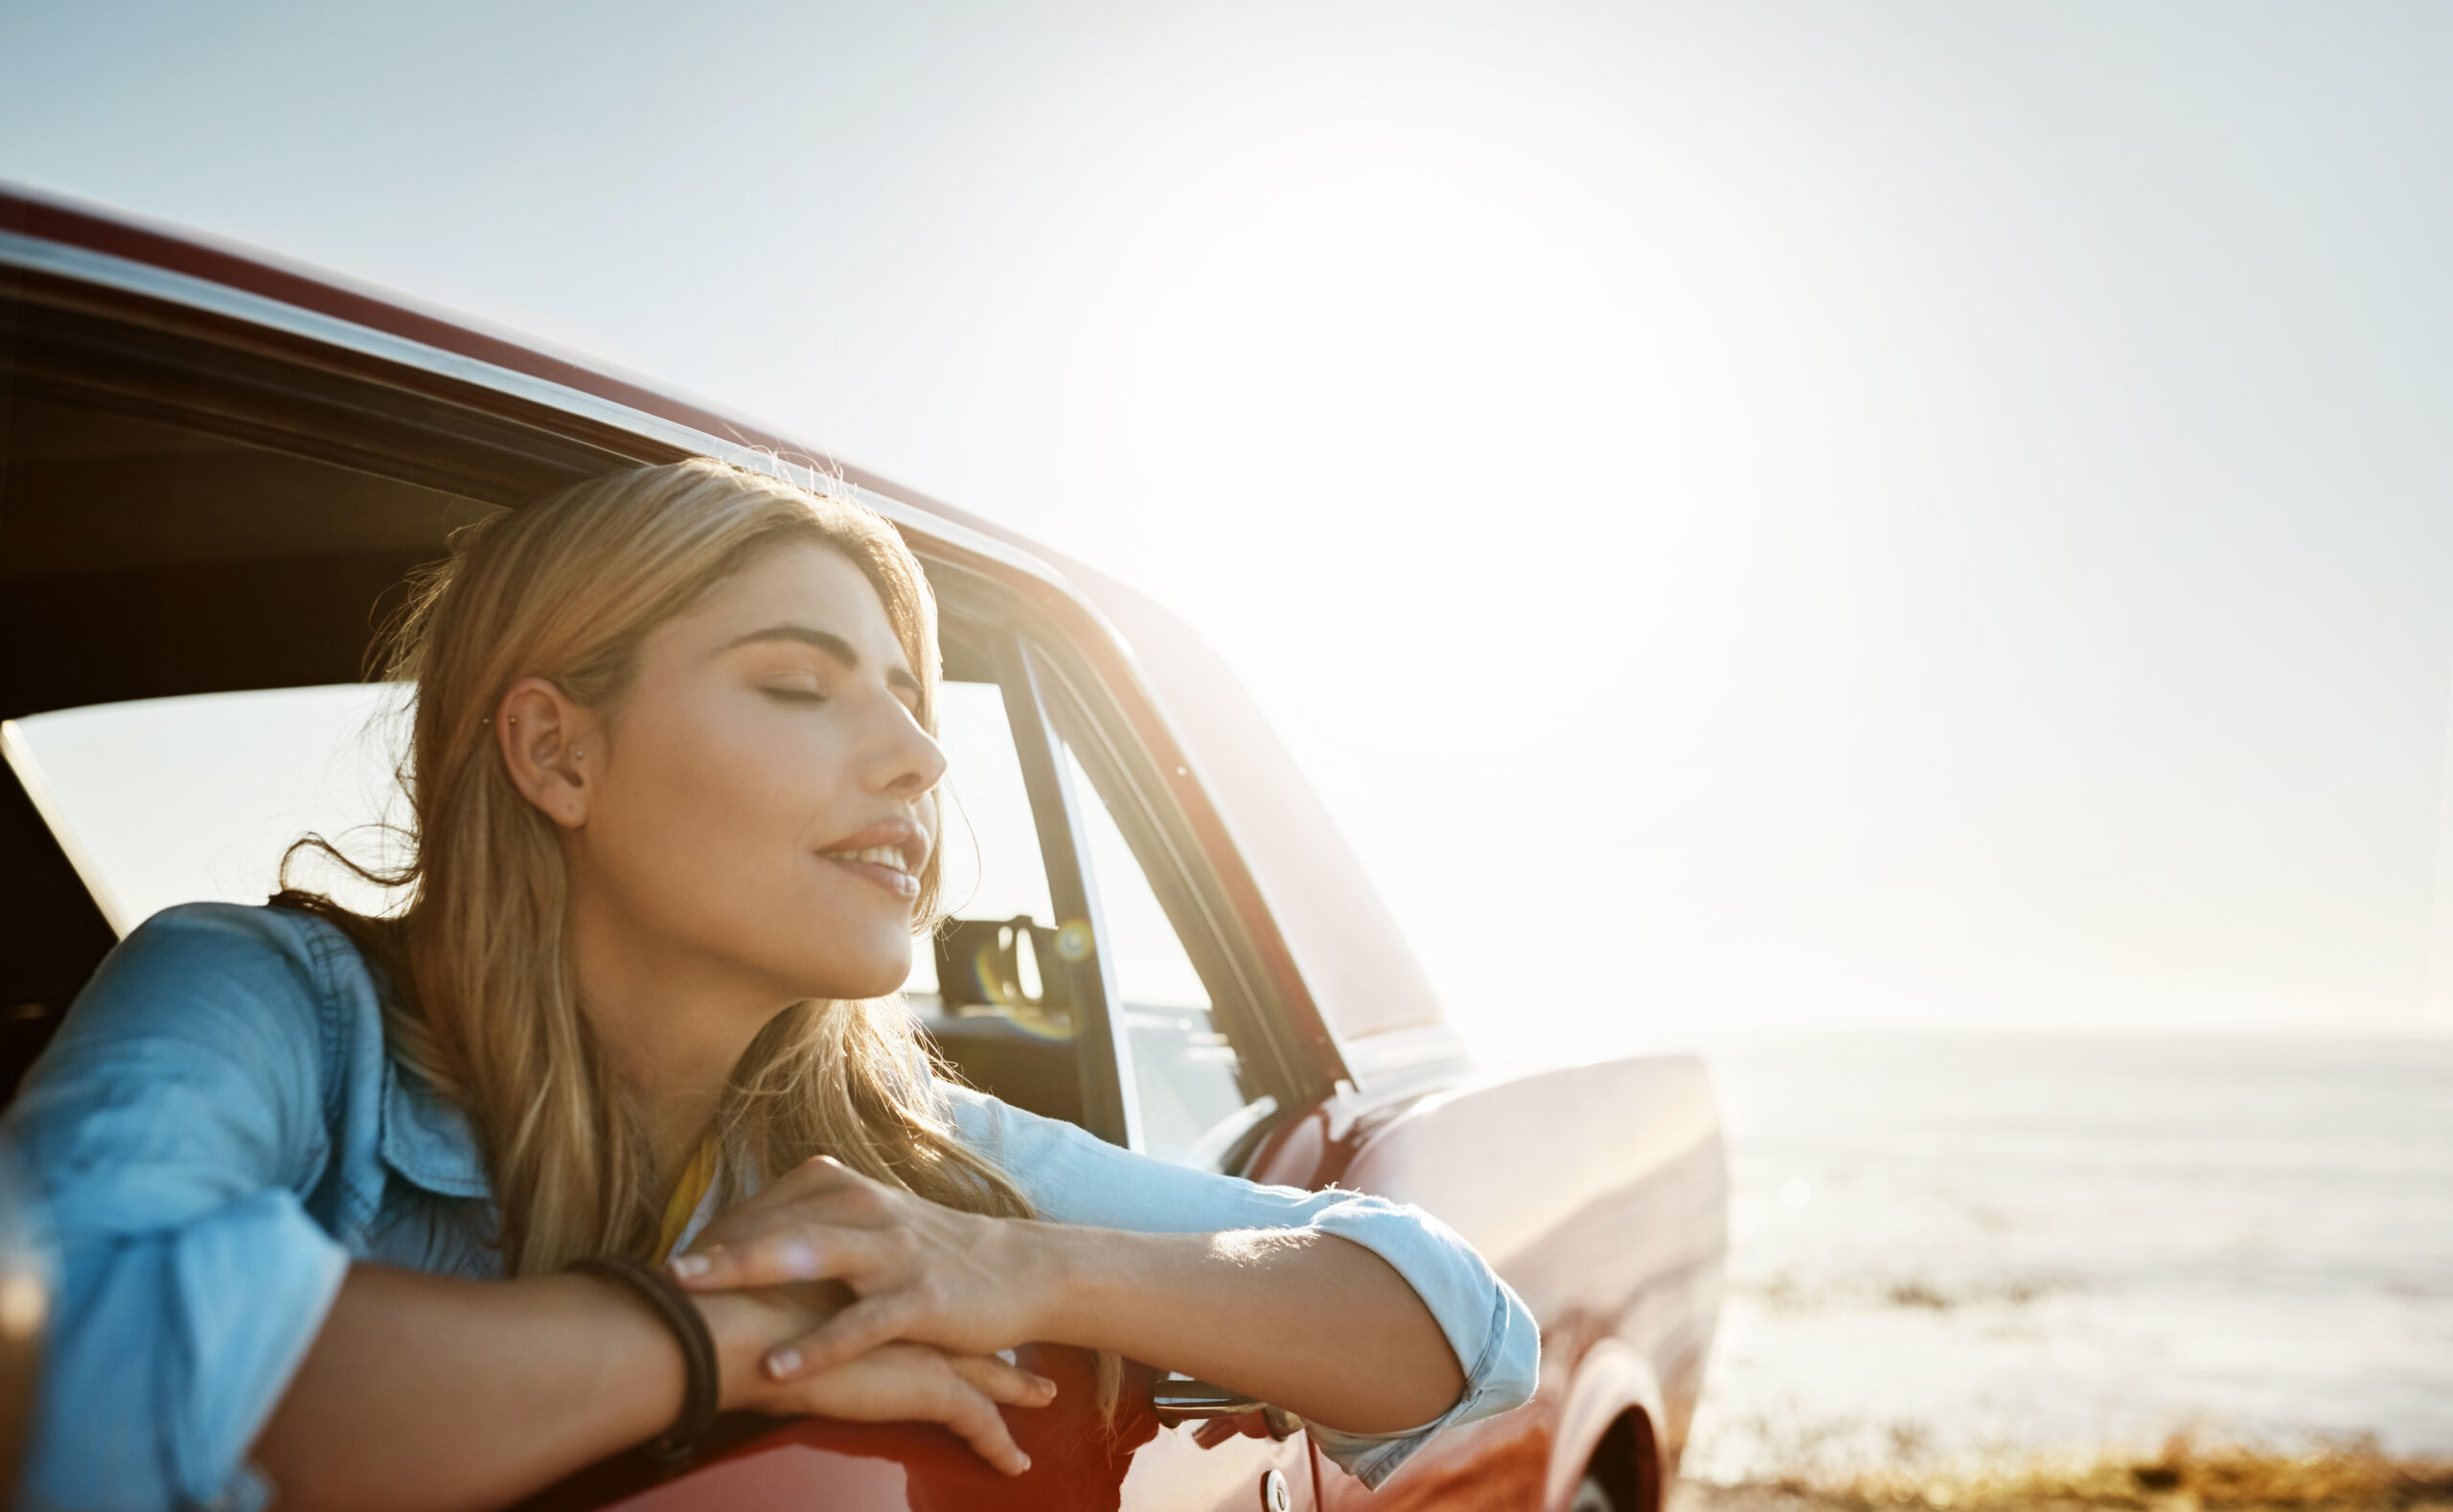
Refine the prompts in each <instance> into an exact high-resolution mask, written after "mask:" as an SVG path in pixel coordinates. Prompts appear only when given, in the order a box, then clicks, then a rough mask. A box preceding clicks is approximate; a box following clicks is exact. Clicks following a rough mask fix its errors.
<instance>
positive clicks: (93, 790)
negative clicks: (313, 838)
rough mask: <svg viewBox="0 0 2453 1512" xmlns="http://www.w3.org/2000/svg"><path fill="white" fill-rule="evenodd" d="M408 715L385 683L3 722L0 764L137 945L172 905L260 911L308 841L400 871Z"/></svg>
mask: <svg viewBox="0 0 2453 1512" xmlns="http://www.w3.org/2000/svg"><path fill="white" fill-rule="evenodd" d="M408 708H409V699H408V690H407V689H406V688H404V687H402V686H401V685H398V684H390V683H343V684H339V685H337V686H329V687H312V688H270V689H262V690H257V691H251V692H245V693H205V694H194V695H190V696H188V697H185V698H175V699H135V700H132V701H129V702H125V703H106V704H102V705H99V706H96V707H92V708H82V709H63V710H58V711H55V712H52V713H46V714H35V715H30V716H27V717H25V718H23V719H15V720H9V721H6V722H0V754H5V755H6V757H7V759H8V763H9V766H10V767H11V770H12V771H13V772H14V773H15V775H16V778H17V781H18V782H19V783H20V784H22V785H23V786H24V788H25V790H26V794H27V796H28V797H30V798H31V799H33V801H34V807H35V810H36V811H37V812H38V813H41V815H42V817H43V821H44V823H45V824H46V825H48V826H49V828H50V830H51V833H52V836H53V837H54V838H55V839H57V841H58V843H59V848H60V850H61V851H62V852H64V853H65V854H66V855H67V857H68V859H69V861H70V863H71V864H72V865H74V866H75V867H76V868H77V873H78V876H79V878H80V880H81V881H83V882H84V883H85V886H86V889H87V890H88V891H89V892H91V893H92V894H93V897H94V902H95V904H96V905H98V906H99V907H101V909H102V911H103V918H105V919H107V920H108V921H109V922H110V926H111V928H113V929H114V930H116V931H117V932H118V933H120V934H122V935H126V933H127V932H128V931H129V930H130V929H133V928H136V926H138V925H139V924H142V923H143V922H144V921H145V920H146V919H147V918H149V917H150V916H151V915H152V914H154V913H156V912H158V911H160V910H161V909H163V908H166V907H169V906H170V905H172V904H177V903H190V902H196V901H202V900H219V901H225V902H230V903H262V902H264V899H265V898H267V897H269V896H270V895H271V894H272V893H273V892H275V891H276V890H278V888H279V886H280V882H279V881H278V877H279V873H280V870H281V861H282V855H283V853H284V852H285V851H286V850H287V848H288V846H289V844H290V842H292V841H294V840H296V839H298V838H299V837H300V836H305V835H309V834H316V835H321V836H325V837H326V838H328V839H331V840H332V841H334V842H336V843H338V844H339V845H341V847H342V848H343V849H344V850H345V851H346V852H347V853H348V854H350V855H351V856H352V857H353V858H354V859H358V860H359V861H360V862H361V863H369V862H372V863H377V864H381V863H383V862H386V861H388V860H389V859H392V855H393V849H394V848H393V847H392V846H391V845H390V844H389V843H388V842H387V841H386V838H385V836H383V834H382V833H380V832H379V831H378V829H377V828H376V827H377V826H378V825H379V824H381V823H383V822H385V821H387V820H388V821H393V822H397V821H398V820H400V819H401V818H402V817H404V815H403V814H402V813H401V809H402V807H403V805H402V802H401V794H400V790H399V786H398V784H397V783H396V782H395V780H394V777H393V771H394V768H395V767H396V766H397V764H398V762H399V760H400V755H401V749H402V747H403V745H405V743H406V739H407V734H408V719H407V714H408ZM296 874H297V876H298V878H299V880H300V881H302V882H306V883H308V884H309V885H311V886H312V887H314V888H315V889H316V890H318V891H323V892H328V893H330V894H332V896H333V897H334V898H335V899H336V900H337V901H339V902H340V903H342V904H344V905H348V906H350V907H353V908H355V909H358V910H359V911H361V912H369V913H380V912H384V911H387V910H388V909H390V908H391V907H392V906H393V905H395V903H396V902H397V900H396V899H395V898H394V897H393V896H391V895H390V894H389V893H388V892H387V891H386V890H384V889H382V888H379V887H377V886H375V885H374V884H373V883H371V882H366V881H364V880H362V879H360V878H358V877H355V876H353V875H352V874H350V873H349V872H348V871H346V870H345V869H342V868H340V867H337V866H334V865H332V864H330V863H328V862H323V861H320V860H319V859H313V858H304V859H302V862H301V864H300V866H299V867H298V868H297V872H296Z"/></svg>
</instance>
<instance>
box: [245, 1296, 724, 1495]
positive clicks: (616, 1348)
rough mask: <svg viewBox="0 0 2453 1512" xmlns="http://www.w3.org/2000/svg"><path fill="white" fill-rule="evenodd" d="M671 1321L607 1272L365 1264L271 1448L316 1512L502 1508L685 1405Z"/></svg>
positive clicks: (270, 1469)
mask: <svg viewBox="0 0 2453 1512" xmlns="http://www.w3.org/2000/svg"><path fill="white" fill-rule="evenodd" d="M681 1389H682V1363H681V1351H680V1349H679V1347H678V1346H677V1345H676V1342H675V1340H674V1339H673V1336H672V1335H671V1333H670V1332H668V1331H667V1330H666V1328H665V1325H664V1324H663V1323H662V1322H661V1321H660V1320H659V1319H657V1318H656V1317H654V1316H653V1314H651V1313H649V1312H648V1311H647V1310H646V1309H645V1308H643V1307H640V1306H638V1305H636V1304H635V1303H634V1302H632V1301H631V1300H630V1299H628V1298H626V1297H624V1296H623V1295H622V1294H620V1293H619V1292H617V1291H616V1289H615V1288H614V1286H613V1285H612V1284H611V1283H609V1282H606V1281H601V1280H597V1279H595V1278H593V1277H587V1276H578V1275H557V1276H540V1277H538V1278H536V1279H534V1280H524V1281H473V1280H467V1279H463V1278H460V1277H454V1276H438V1275H426V1274H424V1273H421V1272H419V1271H401V1270H395V1269H393V1268H391V1267H387V1266H376V1265H358V1266H354V1267H352V1268H351V1270H350V1273H349V1277H348V1279H347V1280H346V1281H344V1282H343V1283H342V1284H341V1290H340V1295H339V1297H338V1298H337V1299H336V1300H335V1301H334V1302H333V1304H332V1312H331V1313H330V1314H328V1315H327V1316H326V1317H325V1319H324V1327H323V1330H322V1332H321V1333H319V1334H318V1335H317V1336H316V1339H315V1342H314V1345H313V1346H312V1347H311V1348H310V1349H309V1351H308V1353H307V1359H306V1363H304V1364H302V1365H301V1366H300V1367H299V1371H298V1374H297V1376H296V1377H295V1378H294V1379H293V1380H292V1381H291V1382H290V1386H289V1389H288V1391H287V1394H286V1395H285V1396H284V1397H283V1398H282V1401H281V1404H280V1406H279V1407H278V1408H276V1409H274V1411H273V1415H272V1421H271V1422H270V1423H269V1424H268V1425H267V1426H266V1427H265V1429H264V1434H263V1436H262V1437H261V1438H259V1439H258V1440H257V1441H256V1447H255V1454H254V1455H253V1457H254V1459H255V1461H256V1463H257V1464H258V1465H260V1466H261V1467H262V1468H263V1470H264V1473H265V1474H266V1475H267V1476H268V1477H270V1478H271V1479H272V1481H273V1484H274V1485H276V1486H277V1487H279V1488H280V1497H281V1504H282V1505H283V1506H286V1507H287V1506H296V1507H303V1508H313V1507H363V1508H366V1509H368V1512H380V1509H381V1508H384V1507H387V1506H399V1507H431V1508H437V1509H444V1508H451V1507H479V1506H489V1505H499V1504H501V1503H503V1502H505V1501H512V1500H513V1499H515V1498H516V1497H518V1496H520V1495H522V1494H523V1493H525V1492H528V1491H532V1490H534V1489H536V1488H537V1487H539V1486H541V1485H544V1484H547V1483H549V1482H551V1481H552V1480H554V1479H555V1478H558V1477H560V1476H562V1475H564V1474H567V1473H568V1472H570V1471H573V1470H576V1469H578V1468H579V1467H581V1466H582V1465H585V1464H588V1463H589V1462H591V1461H593V1460H596V1459H601V1458H603V1457H604V1456H605V1455H609V1454H612V1453H613V1452H614V1451H616V1450H619V1449H622V1448H624V1447H625V1446H627V1445H630V1444H635V1443H638V1442H641V1441H642V1440H645V1439H648V1438H652V1437H653V1436H655V1434H657V1433H658V1432H662V1431H663V1430H664V1428H665V1427H666V1426H667V1425H668V1424H670V1423H671V1422H672V1421H673V1419H674V1416H675V1415H676V1413H678V1412H679V1411H680V1409H681Z"/></svg>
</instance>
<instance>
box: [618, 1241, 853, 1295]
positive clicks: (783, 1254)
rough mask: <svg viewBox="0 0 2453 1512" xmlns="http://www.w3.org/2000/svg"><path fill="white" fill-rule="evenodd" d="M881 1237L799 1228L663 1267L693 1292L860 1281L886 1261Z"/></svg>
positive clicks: (693, 1255)
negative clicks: (799, 1282) (797, 1282)
mask: <svg viewBox="0 0 2453 1512" xmlns="http://www.w3.org/2000/svg"><path fill="white" fill-rule="evenodd" d="M886 1248H887V1241H886V1239H885V1238H884V1236H883V1235H880V1234H878V1233H875V1232H872V1231H870V1230H867V1229H861V1228H837V1227H833V1226H828V1227H824V1228H816V1227H799V1228H787V1229H783V1230H780V1231H778V1232H775V1233H771V1234H761V1235H759V1236H757V1237H756V1238H753V1239H745V1240H743V1241H741V1242H740V1243H738V1244H729V1245H717V1246H715V1247H713V1248H711V1249H703V1250H699V1251H695V1252H693V1253H690V1254H683V1255H676V1256H674V1258H673V1263H672V1264H671V1265H670V1266H669V1267H667V1269H668V1270H670V1271H672V1272H673V1277H674V1279H675V1280H676V1281H679V1282H680V1283H681V1284H682V1285H683V1286H686V1287H689V1288H690V1289H691V1290H693V1291H699V1292H720V1291H733V1290H739V1289H741V1288H744V1287H754V1286H784V1285H788V1284H790V1283H791V1282H794V1281H849V1282H853V1283H854V1284H855V1285H856V1286H857V1285H858V1283H859V1282H860V1279H861V1278H862V1277H864V1276H867V1275H870V1274H872V1273H874V1272H875V1271H876V1270H877V1267H878V1265H879V1264H880V1262H882V1261H883V1260H884V1259H886V1258H887V1256H886V1254H885V1250H886Z"/></svg>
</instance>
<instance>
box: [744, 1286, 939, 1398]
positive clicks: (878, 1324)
mask: <svg viewBox="0 0 2453 1512" xmlns="http://www.w3.org/2000/svg"><path fill="white" fill-rule="evenodd" d="M909 1296H910V1294H908V1293H902V1292H898V1293H896V1294H893V1295H891V1296H874V1297H867V1298H864V1299H862V1300H860V1301H858V1302H855V1303H853V1304H852V1305H851V1306H849V1307H847V1308H845V1309H843V1311H841V1312H839V1313H837V1314H836V1315H835V1316H834V1317H831V1318H828V1319H827V1320H826V1323H825V1325H824V1326H823V1327H820V1328H815V1329H812V1330H811V1331H810V1332H808V1333H806V1334H803V1335H802V1336H801V1337H800V1338H798V1339H795V1340H792V1341H791V1343H788V1344H779V1345H777V1346H776V1347H775V1348H773V1349H770V1350H768V1352H767V1360H766V1366H767V1374H768V1376H770V1377H772V1378H773V1379H775V1380H777V1381H790V1380H792V1379H794V1378H795V1377H799V1376H804V1375H810V1374H813V1373H814V1372H816V1371H820V1370H825V1369H828V1368H830V1367H831V1366H834V1365H838V1364H841V1363H843V1362H845V1361H847V1360H854V1359H858V1358H859V1357H860V1356H861V1355H864V1354H867V1353H868V1352H869V1351H870V1350H872V1349H875V1348H877V1347H878V1346H879V1345H881V1344H884V1343H888V1342H891V1341H892V1340H896V1339H899V1338H901V1337H902V1336H903V1333H904V1330H905V1328H906V1327H907V1326H908V1325H909V1324H910V1322H911V1321H912V1314H913V1313H914V1311H915V1309H914V1307H913V1305H912V1303H911V1302H910V1300H909Z"/></svg>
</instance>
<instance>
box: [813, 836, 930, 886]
mask: <svg viewBox="0 0 2453 1512" xmlns="http://www.w3.org/2000/svg"><path fill="white" fill-rule="evenodd" d="M817 854H818V859H821V860H826V861H832V862H833V863H835V864H836V865H837V866H840V867H842V868H843V869H844V870H845V871H848V872H850V873H852V874H853V875H854V876H856V877H859V878H860V879H861V880H862V881H864V882H873V883H875V884H876V885H878V886H880V887H883V888H884V889H885V890H886V891H888V892H890V893H892V894H894V895H895V896H896V897H898V898H902V899H905V900H909V899H912V898H917V897H918V896H920V868H921V867H922V866H924V865H926V864H928V832H927V831H925V830H923V829H921V828H920V826H919V825H917V824H914V823H912V822H911V821H910V820H908V819H888V820H885V821H883V823H879V824H872V825H870V826H869V827H868V828H866V829H864V830H860V831H858V832H857V833H855V834H851V835H847V836H844V837H843V838H841V839H840V840H837V841H836V842H835V843H834V844H833V845H830V846H828V847H826V848H825V849H824V850H822V851H819V852H818V853H817Z"/></svg>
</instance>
